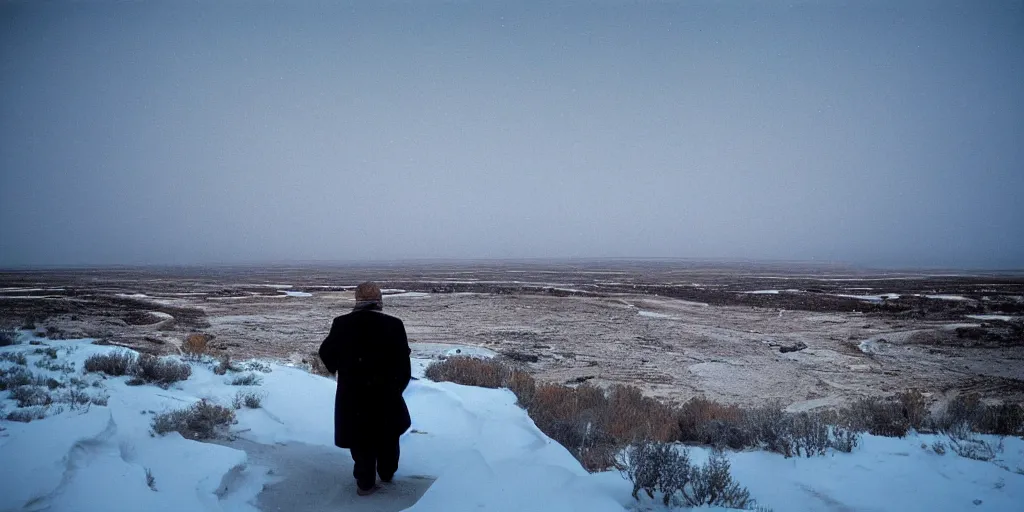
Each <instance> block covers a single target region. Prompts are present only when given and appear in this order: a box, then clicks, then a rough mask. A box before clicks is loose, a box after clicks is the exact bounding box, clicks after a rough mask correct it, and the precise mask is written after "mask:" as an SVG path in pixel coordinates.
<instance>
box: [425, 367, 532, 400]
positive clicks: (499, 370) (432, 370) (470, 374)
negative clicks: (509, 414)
mask: <svg viewBox="0 0 1024 512" xmlns="http://www.w3.org/2000/svg"><path fill="white" fill-rule="evenodd" d="M426 377H427V378H428V379H430V380H432V381H434V382H454V383H456V384H463V385H466V386H478V387H482V388H508V389H509V390H510V391H512V393H513V394H515V395H516V399H517V400H518V401H519V405H520V406H522V407H529V405H530V402H531V401H532V400H533V396H534V393H535V391H536V383H535V382H534V380H533V377H531V376H530V374H528V373H526V372H524V371H522V370H520V369H518V368H515V367H512V366H509V365H507V364H504V363H502V362H500V361H495V360H493V359H479V358H475V357H466V356H459V357H449V358H448V359H445V360H444V361H437V362H433V363H431V364H430V366H428V367H427V370H426Z"/></svg>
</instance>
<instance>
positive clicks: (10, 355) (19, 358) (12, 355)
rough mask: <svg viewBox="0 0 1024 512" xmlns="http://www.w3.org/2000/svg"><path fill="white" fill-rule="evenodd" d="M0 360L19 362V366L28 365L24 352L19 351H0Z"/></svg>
mask: <svg viewBox="0 0 1024 512" xmlns="http://www.w3.org/2000/svg"><path fill="white" fill-rule="evenodd" d="M0 361H7V362H9V363H14V364H20V365H21V366H26V365H28V359H26V358H25V354H23V353H21V352H0Z"/></svg>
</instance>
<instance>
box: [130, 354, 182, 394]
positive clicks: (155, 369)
mask: <svg viewBox="0 0 1024 512" xmlns="http://www.w3.org/2000/svg"><path fill="white" fill-rule="evenodd" d="M132 374H134V375H135V376H136V377H137V378H139V379H142V380H144V381H146V382H150V383H153V384H157V385H158V386H161V387H166V386H168V385H170V384H172V383H174V382H179V381H183V380H186V379H188V378H189V376H191V375H192V367H191V366H189V365H188V364H187V363H183V362H180V361H175V360H173V359H170V358H167V357H156V356H153V355H150V354H142V355H140V356H139V358H138V361H137V362H136V365H135V368H133V369H132Z"/></svg>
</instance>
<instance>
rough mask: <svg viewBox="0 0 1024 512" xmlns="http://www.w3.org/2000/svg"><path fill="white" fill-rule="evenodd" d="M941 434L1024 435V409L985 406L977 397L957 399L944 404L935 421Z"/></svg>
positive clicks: (1009, 405)
mask: <svg viewBox="0 0 1024 512" xmlns="http://www.w3.org/2000/svg"><path fill="white" fill-rule="evenodd" d="M935 425H936V427H938V428H939V429H940V430H942V431H944V432H947V433H953V434H960V435H963V434H966V433H968V432H979V433H982V434H996V435H1003V436H1020V435H1024V407H1022V406H1021V405H1020V404H1009V403H1004V404H999V405H988V404H985V403H984V402H982V401H981V397H980V396H979V395H978V394H976V393H971V394H968V395H960V396H957V397H956V398H953V399H952V400H950V402H949V403H948V404H946V408H945V410H943V411H942V412H941V413H940V414H938V415H937V416H936V418H935Z"/></svg>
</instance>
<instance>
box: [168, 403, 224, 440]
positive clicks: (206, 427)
mask: <svg viewBox="0 0 1024 512" xmlns="http://www.w3.org/2000/svg"><path fill="white" fill-rule="evenodd" d="M234 421H235V412H234V411H233V410H231V409H229V408H227V407H224V406H222V405H218V404H215V403H212V402H209V401H207V400H200V401H199V402H196V403H194V404H192V405H191V406H189V407H186V408H184V409H178V410H176V411H170V412H167V413H163V414H158V415H157V416H156V417H155V418H153V432H155V433H156V434H159V435H163V434H166V433H168V432H178V433H179V434H181V435H182V437H186V438H188V439H213V438H216V437H218V436H219V435H221V434H222V433H223V432H224V431H225V430H226V429H227V427H228V426H229V425H231V424H232V423H233V422H234Z"/></svg>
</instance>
